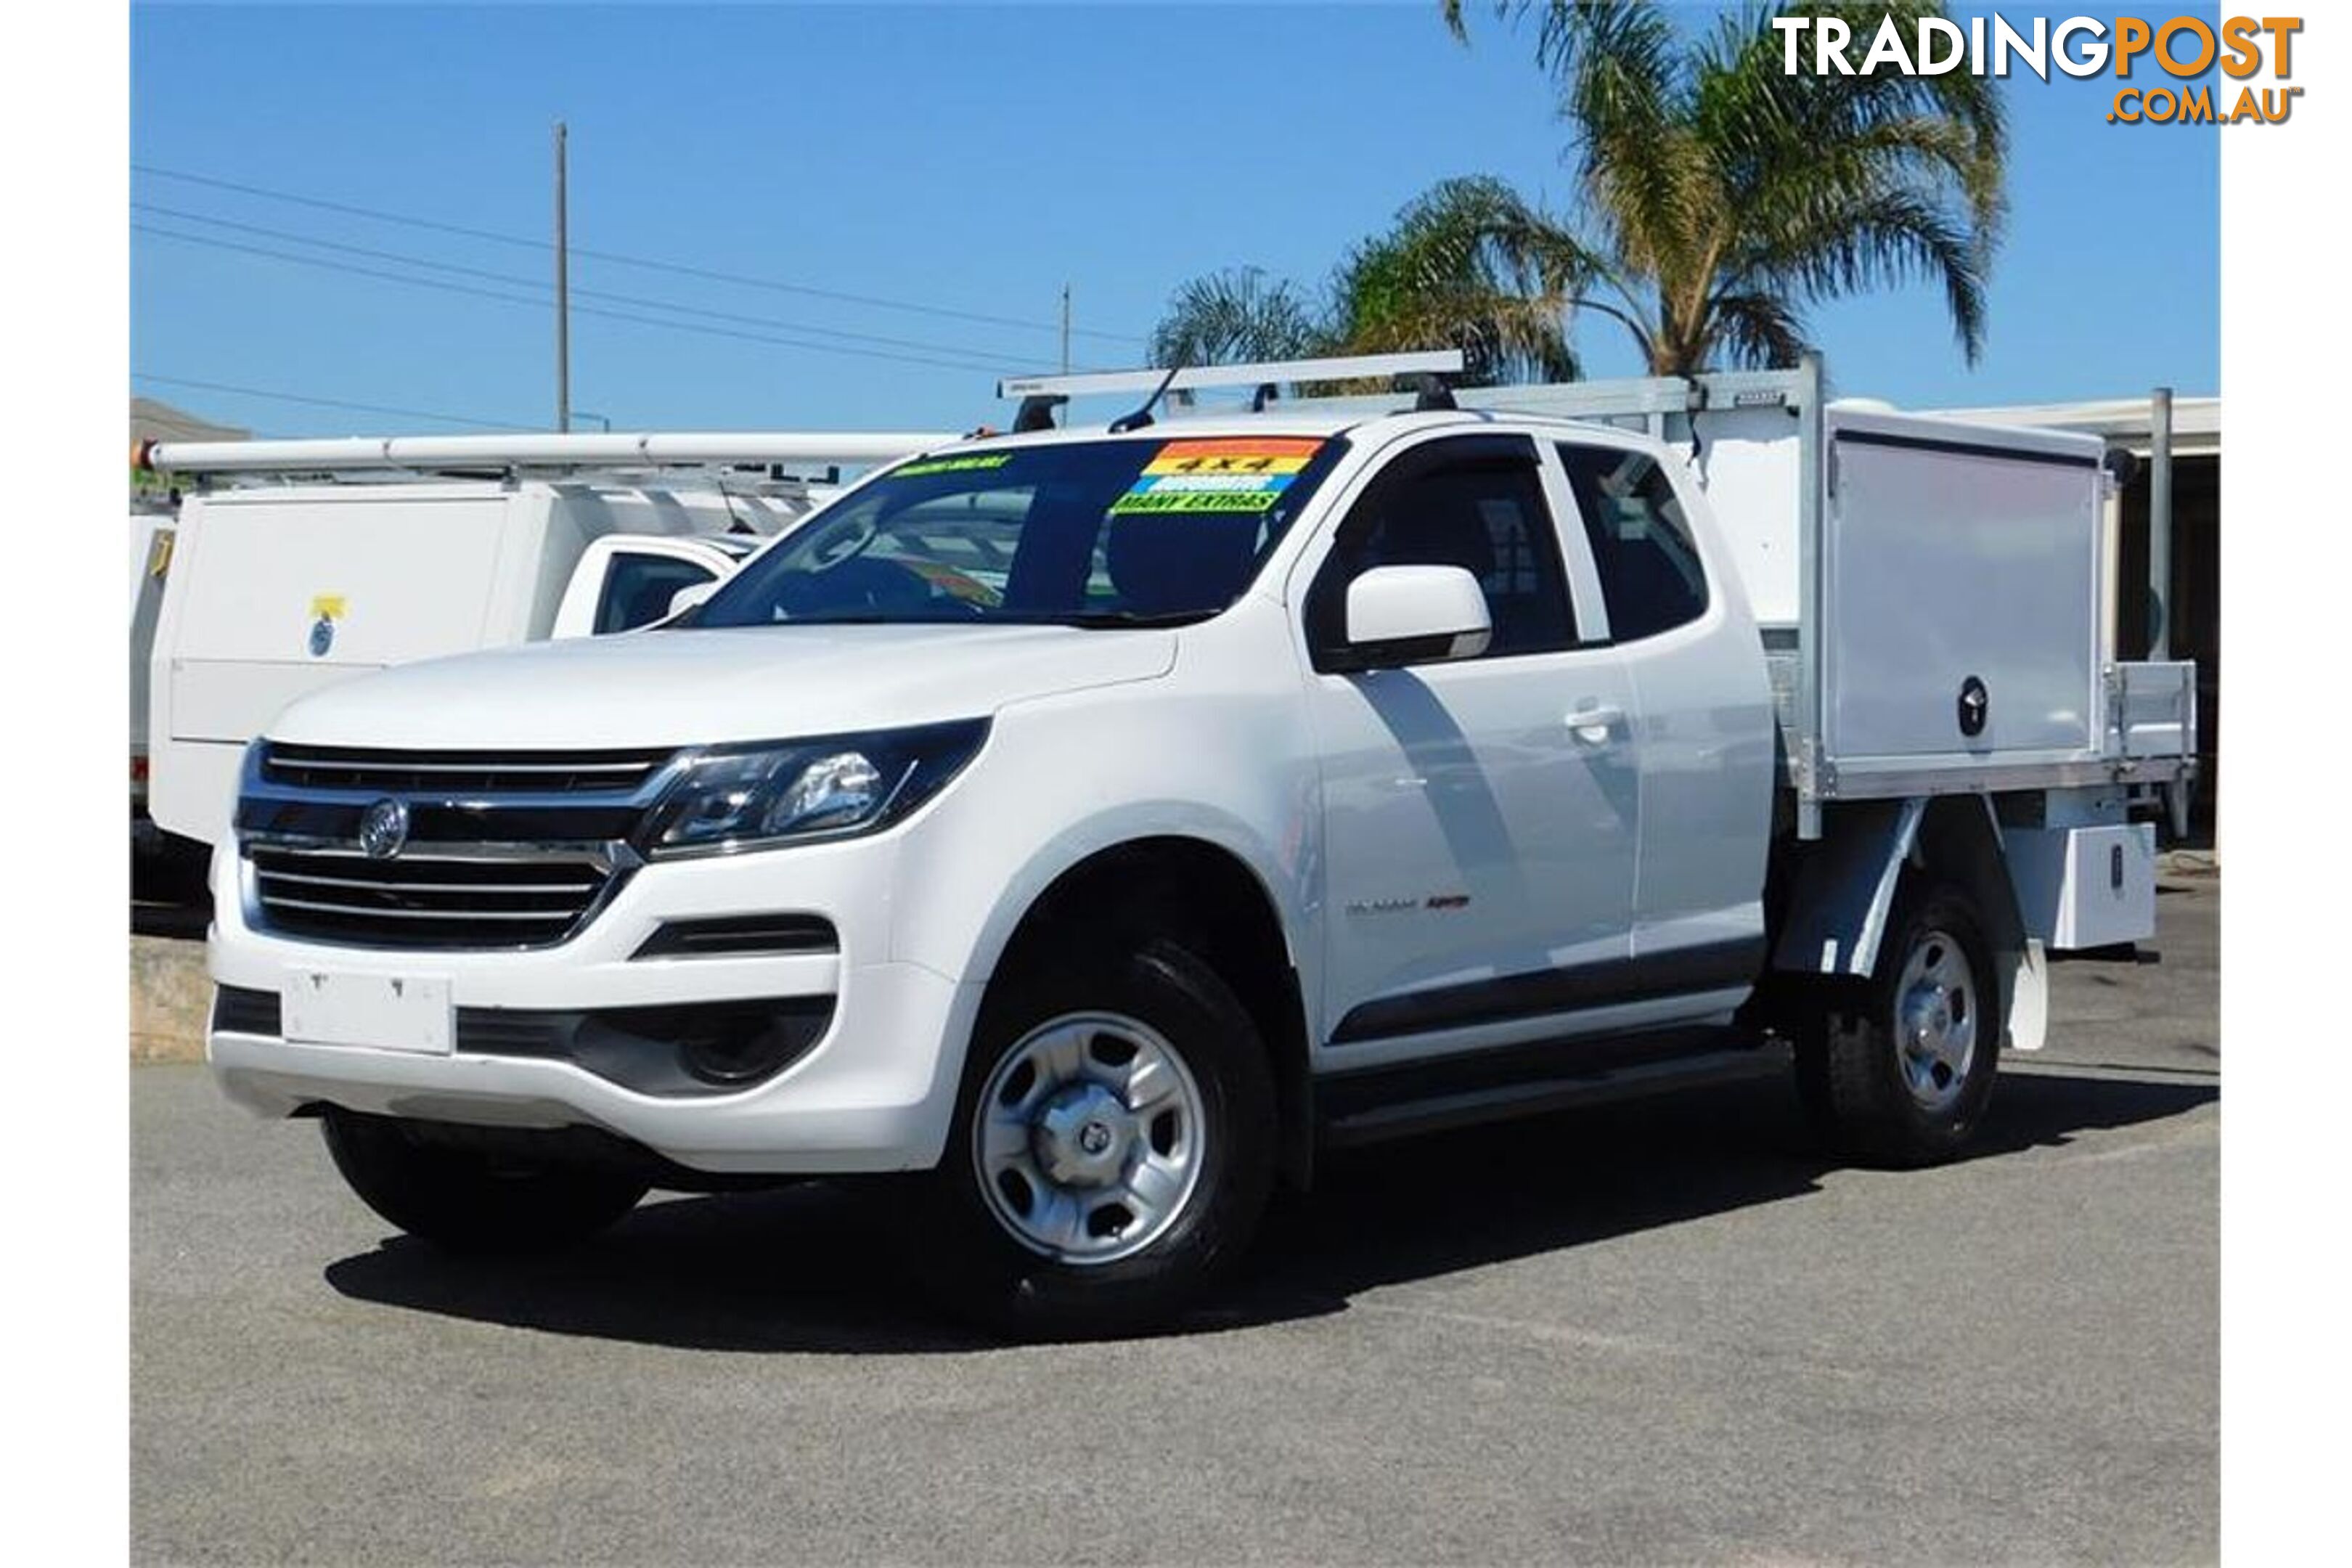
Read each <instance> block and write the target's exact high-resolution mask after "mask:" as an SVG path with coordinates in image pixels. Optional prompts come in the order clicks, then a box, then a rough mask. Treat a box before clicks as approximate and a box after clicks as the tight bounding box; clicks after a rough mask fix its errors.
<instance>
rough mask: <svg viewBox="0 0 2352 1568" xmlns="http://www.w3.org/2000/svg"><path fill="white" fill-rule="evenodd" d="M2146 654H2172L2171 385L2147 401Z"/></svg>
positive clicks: (2164, 656) (2157, 657)
mask: <svg viewBox="0 0 2352 1568" xmlns="http://www.w3.org/2000/svg"><path fill="white" fill-rule="evenodd" d="M2147 423H2148V438H2147V458H2148V462H2147V618H2148V626H2147V657H2148V658H2151V659H2155V660H2158V662H2161V661H2163V660H2165V659H2168V658H2171V657H2172V388H2170V387H2168V386H2159V387H2158V388H2157V389H2156V391H2155V392H2154V393H2153V394H2152V395H2150V397H2149V400H2148V416H2147Z"/></svg>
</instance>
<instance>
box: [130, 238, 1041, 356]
mask: <svg viewBox="0 0 2352 1568" xmlns="http://www.w3.org/2000/svg"><path fill="white" fill-rule="evenodd" d="M131 210H132V211H133V212H143V213H150V214H152V215H154V216H157V217H168V218H171V219H173V220H174V221H175V222H180V223H200V224H206V225H209V226H213V227H215V228H226V229H232V230H235V231H236V232H237V233H239V234H252V235H259V236H261V237H264V238H266V239H282V240H288V241H290V242H292V243H293V244H296V245H308V246H311V247H315V248H318V249H320V250H333V251H340V252H341V253H342V254H344V255H346V256H364V257H369V258H373V259H374V260H378V261H396V262H398V263H400V264H401V265H402V266H404V267H423V268H430V269H432V270H434V271H436V272H447V273H452V274H455V275H456V276H457V277H461V278H479V279H487V280H488V281H490V282H493V283H505V284H509V285H513V286H516V287H519V288H524V289H545V288H547V287H548V285H547V284H545V283H542V282H541V281H540V280H539V279H536V278H519V277H517V276H515V275H514V274H513V273H511V272H493V271H490V270H489V269H488V268H480V267H467V266H463V265H461V264H459V263H457V262H454V261H435V260H432V259H431V258H426V257H422V256H406V255H403V254H402V253H400V252H399V251H394V250H377V249H375V248H373V247H370V246H364V245H346V244H343V243H342V242H341V241H339V240H332V239H319V238H316V237H313V236H310V235H307V234H300V233H297V232H295V231H294V230H291V229H283V228H269V227H267V226H263V225H261V224H253V223H238V222H236V221H234V220H232V219H229V218H225V217H214V216H211V215H209V214H206V213H195V212H187V211H184V210H183V209H181V208H177V207H166V206H158V205H155V204H154V203H152V202H132V203H131ZM572 293H573V294H575V295H577V296H579V297H580V298H582V299H588V300H611V301H613V302H614V304H620V305H636V306H640V307H643V308H645V309H646V310H673V311H676V312H677V313H678V314H680V315H686V316H700V317H703V318H705V319H707V320H709V321H731V322H734V323H735V324H737V325H739V326H747V327H764V328H769V329H772V330H775V331H787V332H813V333H815V334H816V335H817V336H819V337H829V338H845V339H847V340H849V341H851V342H866V343H882V344H886V345H887V346H889V347H892V348H904V349H919V350H928V351H929V352H932V353H948V354H959V355H961V356H963V357H965V358H968V359H971V360H975V361H981V362H985V363H988V364H991V365H993V364H997V363H1002V362H1003V360H1004V359H1006V358H1008V357H1010V356H1007V355H1001V354H997V353H994V352H993V351H992V350H988V349H973V348H965V347H963V346H962V345H961V344H958V343H938V342H926V341H924V340H922V339H919V338H892V337H884V336H882V335H881V334H879V333H876V332H853V331H848V330H847V329H845V328H842V327H820V326H816V325H814V324H812V323H809V322H805V321H778V320H776V319H775V318H774V317H772V316H746V315H742V314H740V313H739V312H737V311H732V310H708V309H706V308H704V307H702V306H699V305H681V304H678V303H677V302H676V301H674V300H656V299H648V298H646V296H644V295H641V294H615V293H613V292H611V291H610V290H607V289H581V288H574V289H572Z"/></svg>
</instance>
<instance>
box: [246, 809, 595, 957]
mask: <svg viewBox="0 0 2352 1568" xmlns="http://www.w3.org/2000/svg"><path fill="white" fill-rule="evenodd" d="M243 848H244V871H245V889H246V908H247V912H248V913H249V914H250V915H251V917H252V918H253V920H254V921H255V923H256V924H257V926H259V927H260V928H262V929H265V930H268V931H275V932H278V933H279V934H282V935H286V936H290V937H296V938H299V939H300V940H302V941H305V942H328V943H333V944H340V945H356V946H364V947H385V948H420V947H423V948H441V949H466V948H472V949H511V948H536V947H552V946H554V945H556V944H557V943H559V942H564V941H567V940H569V939H570V938H571V937H572V935H573V934H574V933H575V932H577V931H579V930H580V928H581V927H582V926H583V925H585V924H586V923H587V922H588V921H590V920H592V919H593V918H594V916H595V914H596V912H597V911H598V910H601V909H602V908H603V907H604V903H605V902H606V900H609V899H610V898H611V897H612V895H613V894H614V892H615V891H617V890H618V889H619V888H620V886H621V884H622V883H624V882H625V881H626V880H627V879H628V874H629V873H630V872H631V871H632V870H634V869H635V867H636V865H637V863H638V862H637V857H636V855H635V852H634V851H632V850H631V849H630V848H629V847H628V846H627V845H625V844H617V843H615V844H595V845H566V846H562V847H553V846H550V847H525V846H520V845H499V844H480V845H446V846H436V847H435V850H436V852H435V853H432V854H420V855H415V856H410V855H401V856H397V857H394V858H387V859H382V860H373V859H370V858H367V857H366V856H364V855H361V854H359V853H357V852H356V851H354V850H352V848H351V847H348V846H331V847H330V846H313V845H309V844H302V843H295V844H288V843H283V842H274V841H273V840H272V839H271V838H270V837H268V836H264V835H257V834H248V835H247V836H246V837H245V840H244V846H243ZM448 850H457V851H459V852H457V853H447V852H446V851H448ZM427 868H431V869H433V870H435V871H438V872H439V873H441V874H440V875H437V876H436V875H422V874H420V873H425V871H426V870H427Z"/></svg>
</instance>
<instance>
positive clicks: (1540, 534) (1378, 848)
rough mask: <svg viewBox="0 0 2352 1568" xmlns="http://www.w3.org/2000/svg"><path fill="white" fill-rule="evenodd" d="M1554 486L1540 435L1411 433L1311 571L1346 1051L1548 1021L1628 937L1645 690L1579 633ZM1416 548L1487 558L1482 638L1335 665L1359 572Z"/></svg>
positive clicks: (1334, 959)
mask: <svg viewBox="0 0 2352 1568" xmlns="http://www.w3.org/2000/svg"><path fill="white" fill-rule="evenodd" d="M1551 488H1552V487H1550V486H1549V484H1548V482H1547V480H1546V478H1545V476H1544V473H1543V470H1542V468H1540V466H1539V462H1538V453H1537V448H1536V447H1535V444H1534V442H1533V440H1532V439H1531V438H1530V437H1526V436H1520V435H1507V434H1489V433H1483V432H1482V433H1480V434H1477V435H1470V436H1444V437H1438V438H1435V439H1430V440H1423V441H1421V442H1418V443H1415V444H1413V445H1412V446H1409V447H1406V448H1405V449H1404V450H1403V451H1402V452H1400V453H1399V454H1397V455H1396V456H1395V457H1393V458H1391V459H1390V460H1389V461H1388V463H1387V465H1386V466H1385V467H1384V468H1382V469H1381V471H1380V472H1379V473H1378V474H1377V475H1376V476H1375V477H1374V478H1373V479H1372V480H1371V481H1370V484H1369V485H1368V486H1367V487H1366V489H1364V491H1363V492H1362V493H1361V495H1360V498H1359V499H1358V500H1357V501H1356V502H1355V503H1354V505H1353V506H1352V507H1351V508H1350V509H1349V512H1348V515H1347V516H1346V518H1345V519H1344V520H1343V521H1342V522H1341V523H1340V525H1339V530H1338V532H1337V534H1336V535H1335V537H1334V540H1333V543H1332V547H1331V550H1330V552H1329V553H1328V555H1327V556H1326V557H1325V559H1324V561H1323V563H1322V564H1321V566H1320V567H1319V568H1318V571H1317V574H1316V576H1315V579H1314V582H1313V584H1312V586H1311V587H1310V589H1309V590H1308V594H1307V603H1306V621H1307V638H1308V644H1309V658H1310V660H1311V661H1312V662H1314V663H1315V664H1316V665H1317V667H1318V668H1316V669H1315V671H1314V673H1313V674H1312V675H1311V676H1310V691H1309V697H1308V706H1309V710H1310V713H1311V721H1312V723H1313V725H1314V727H1315V733H1316V739H1317V742H1318V751H1319V752H1320V754H1321V757H1322V759H1323V812H1324V854H1325V887H1326V916H1325V921H1324V931H1325V941H1326V950H1327V951H1326V963H1325V975H1326V993H1325V997H1324V1014H1323V1016H1324V1018H1325V1020H1326V1022H1327V1028H1328V1042H1329V1044H1328V1051H1329V1055H1328V1057H1327V1058H1326V1060H1325V1064H1324V1065H1325V1066H1327V1067H1329V1068H1340V1067H1342V1066H1346V1067H1354V1066H1358V1065H1371V1064H1373V1063H1375V1062H1377V1061H1380V1060H1384V1059H1393V1058H1403V1057H1411V1056H1416V1055H1423V1054H1429V1053H1432V1052H1435V1051H1444V1050H1454V1049H1467V1048H1475V1047H1479V1046H1482V1045H1488V1044H1505V1043H1510V1042H1513V1041H1517V1040H1524V1039H1527V1038H1529V1037H1539V1036H1540V1035H1541V1034H1543V1033H1545V1032H1547V1027H1548V1026H1547V1024H1546V1021H1547V1020H1549V1019H1551V1018H1555V1017H1556V1016H1558V1015H1559V1014H1562V1013H1564V1012H1568V1011H1572V1010H1574V1009H1575V1008H1577V1007H1579V1006H1582V1005H1590V1003H1589V998H1590V996H1591V993H1592V990H1593V987H1594V984H1595V982H1596V981H1597V980H1601V979H1605V977H1607V976H1608V975H1610V974H1612V973H1621V972H1622V969H1623V967H1624V964H1625V961H1626V960H1627V959H1628V958H1629V957H1630V953H1631V946H1630V934H1629V933H1630V931H1631V929H1632V925H1633V894H1634V882H1633V871H1634V846H1635V843H1636V841H1637V838H1638V834H1639V826H1640V822H1639V817H1640V790H1639V782H1640V780H1639V770H1638V767H1637V766H1636V759H1635V755H1634V751H1633V717H1634V716H1633V692H1632V688H1631V683H1630V681H1629V680H1628V678H1627V675H1626V672H1625V669H1624V667H1623V665H1622V661H1621V659H1620V658H1619V656H1618V655H1617V654H1616V652H1615V651H1614V650H1613V649H1612V648H1610V647H1605V646H1588V645H1586V644H1585V643H1583V642H1582V641H1581V640H1580V637H1579V636H1578V632H1577V617H1576V613H1575V606H1574V605H1573V604H1572V603H1571V599H1570V593H1569V588H1568V572H1567V569H1566V565H1565V562H1564V556H1563V552H1562V549H1561V536H1560V533H1559V527H1558V523H1557V521H1556V519H1555V516H1554V510H1553V502H1552V498H1551V495H1550V493H1549V491H1550V489H1551ZM1408 564H1434V565H1453V566H1460V567H1462V568H1464V569H1465V570H1466V571H1468V572H1469V573H1470V574H1471V575H1472V576H1474V577H1475V578H1476V579H1477V580H1478V584H1479V586H1480V588H1481V590H1482V591H1483V592H1484V594H1485V595H1486V605H1487V611H1488V614H1489V616H1490V617H1491V619H1492V622H1493V626H1494V635H1493V638H1492V640H1491V642H1490V643H1489V645H1488V647H1487V648H1486V651H1485V652H1484V653H1483V654H1481V655H1479V656H1478V657H1476V658H1466V659H1460V660H1454V661H1450V662H1429V663H1421V664H1415V665H1412V666H1409V667H1405V668H1384V669H1375V670H1369V671H1362V672H1357V673H1342V672H1339V671H1337V670H1336V669H1332V668H1327V667H1328V666H1329V665H1331V664H1332V663H1333V662H1335V661H1333V660H1331V659H1330V658H1328V652H1329V650H1330V649H1332V648H1334V647H1338V646H1339V645H1340V644H1342V643H1344V640H1345V634H1346V625H1345V622H1346V597H1347V585H1348V584H1349V582H1350V581H1352V580H1353V579H1354V578H1355V577H1356V576H1357V575H1358V574H1360V573H1361V572H1363V571H1365V570H1367V569H1369V568H1370V567H1373V566H1380V565H1408Z"/></svg>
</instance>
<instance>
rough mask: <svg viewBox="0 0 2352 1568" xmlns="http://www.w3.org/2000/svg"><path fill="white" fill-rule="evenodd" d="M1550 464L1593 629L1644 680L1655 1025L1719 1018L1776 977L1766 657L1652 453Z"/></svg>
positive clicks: (1574, 452)
mask: <svg viewBox="0 0 2352 1568" xmlns="http://www.w3.org/2000/svg"><path fill="white" fill-rule="evenodd" d="M1549 456H1550V457H1551V458H1556V459H1557V460H1558V462H1559V466H1560V469H1561V471H1562V472H1563V474H1564V476H1565V478H1566V479H1567V484H1568V489H1569V491H1570V494H1571V496H1572V497H1573V499H1574V505H1575V510H1576V511H1577V513H1578V514H1579V521H1580V530H1581V533H1582V539H1581V541H1580V543H1581V544H1582V545H1583V547H1584V548H1585V549H1586V550H1587V551H1589V552H1590V554H1591V563H1592V571H1593V574H1594V576H1595V577H1596V578H1597V579H1598V583H1599V588H1600V597H1601V605H1600V614H1599V616H1595V617H1593V619H1594V621H1595V622H1596V626H1595V629H1596V630H1604V631H1605V634H1606V636H1607V637H1608V640H1609V642H1610V643H1611V644H1612V646H1613V647H1615V649H1616V650H1617V652H1618V654H1619V655H1620V656H1621V658H1622V659H1623V661H1624V668H1625V669H1626V672H1627V673H1628V674H1629V675H1630V676H1631V678H1632V680H1633V698H1634V701H1633V712H1634V713H1635V714H1636V715H1637V722H1636V725H1635V727H1634V731H1633V735H1632V737H1631V743H1632V748H1633V758H1634V760H1635V761H1636V762H1637V763H1638V765H1639V768H1640V772H1641V795H1642V824H1641V830H1640V852H1639V854H1638V856H1637V858H1636V860H1637V865H1638V868H1639V869H1638V873H1637V877H1636V880H1635V889H1634V918H1633V974H1634V975H1635V976H1636V977H1637V979H1638V981H1639V983H1640V984H1641V987H1642V989H1643V992H1644V993H1645V994H1648V995H1650V996H1651V997H1653V998H1654V999H1655V1000H1654V1008H1655V1010H1656V1012H1657V1014H1658V1016H1657V1018H1656V1019H1655V1020H1654V1021H1656V1022H1662V1023H1663V1022H1674V1021H1677V1020H1682V1019H1699V1018H1705V1017H1709V1016H1718V1015H1720V1014H1722V1013H1724V1012H1725V1011H1727V1010H1728V1008H1729V1007H1731V1006H1733V1005H1737V1003H1738V1000H1739V999H1740V994H1744V993H1745V991H1746V989H1747V988H1748V986H1749V985H1750V984H1752V983H1753V982H1754V981H1755V979H1756V977H1757V975H1758V974H1759V973H1760V972H1761V971H1762V969H1763V966H1764V907H1763V892H1764V861H1765V854H1766V850H1767V846H1768V843H1769V836H1770V830H1771V809H1772V791H1773V767H1774V758H1773V721H1772V702H1771V689H1770V686H1769V680H1768V679H1767V677H1766V675H1765V672H1764V658H1763V649H1762V646H1761V643H1760V642H1759V637H1758V635H1757V631H1756V626H1755V624H1754V622H1753V621H1752V620H1751V619H1750V617H1749V616H1748V609H1747V605H1746V603H1745V601H1744V600H1743V599H1742V598H1741V596H1740V595H1739V592H1738V585H1737V584H1734V583H1732V582H1730V581H1728V577H1729V573H1728V572H1727V571H1725V572H1721V573H1719V574H1715V575H1711V574H1709V572H1708V569H1707V565H1708V563H1707V558H1706V552H1704V551H1703V550H1702V548H1701V542H1700V533H1699V531H1698V528H1697V526H1696V519H1695V518H1694V517H1693V516H1692V515H1691V514H1690V510H1691V509H1690V508H1689V507H1687V506H1686V505H1685V501H1686V500H1688V499H1690V498H1686V497H1685V495H1684V494H1683V493H1682V492H1680V491H1678V489H1677V488H1676V483H1675V476H1674V475H1671V474H1669V473H1668V472H1667V470H1666V468H1665V467H1664V465H1663V464H1662V463H1661V462H1660V460H1659V459H1658V458H1657V457H1656V456H1655V455H1654V453H1653V452H1652V451H1650V450H1648V449H1645V448H1642V447H1630V446H1627V447H1621V446H1616V445H1612V444H1606V443H1604V442H1602V441H1601V440H1598V439H1594V440H1568V441H1560V442H1558V443H1556V444H1554V445H1553V447H1552V448H1551V451H1550V453H1549ZM1683 483H1684V484H1685V485H1687V484H1688V483H1689V480H1688V479H1687V477H1686V476H1685V477H1684V479H1683ZM1716 560H1717V561H1718V562H1720V561H1721V560H1722V556H1721V554H1720V553H1719V552H1718V553H1717V556H1716ZM1718 576H1719V577H1720V578H1721V579H1723V580H1717V577H1718Z"/></svg>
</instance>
